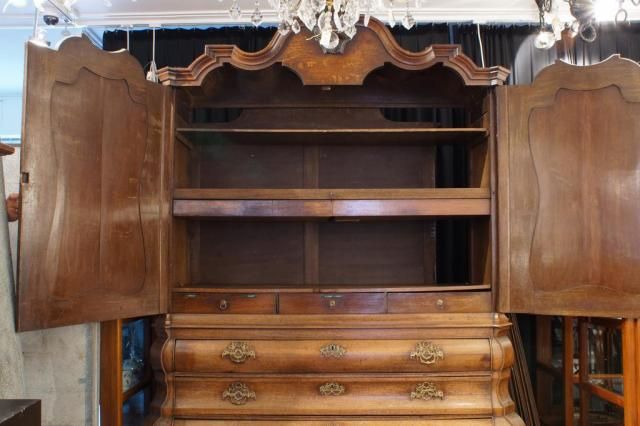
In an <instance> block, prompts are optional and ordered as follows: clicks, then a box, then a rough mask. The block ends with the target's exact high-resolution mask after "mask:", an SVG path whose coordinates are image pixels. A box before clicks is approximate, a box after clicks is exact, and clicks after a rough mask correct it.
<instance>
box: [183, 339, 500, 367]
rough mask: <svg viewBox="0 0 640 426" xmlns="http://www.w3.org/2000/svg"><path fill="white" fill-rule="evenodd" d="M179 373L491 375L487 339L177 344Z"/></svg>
mask: <svg viewBox="0 0 640 426" xmlns="http://www.w3.org/2000/svg"><path fill="white" fill-rule="evenodd" d="M174 356H175V371H178V372H180V373H443V372H454V373H466V372H471V371H476V372H479V371H484V372H488V371H490V370H491V349H490V346H489V340H487V339H425V340H330V341H325V340H231V341H230V340H183V339H178V340H176V345H175V350H174Z"/></svg>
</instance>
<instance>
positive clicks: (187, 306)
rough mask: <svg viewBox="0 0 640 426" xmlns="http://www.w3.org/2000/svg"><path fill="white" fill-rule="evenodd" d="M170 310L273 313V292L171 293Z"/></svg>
mask: <svg viewBox="0 0 640 426" xmlns="http://www.w3.org/2000/svg"><path fill="white" fill-rule="evenodd" d="M172 312H174V313H187V314H275V313H276V295H275V294H274V293H255V294H254V293H247V294H244V293H204V292H203V293H177V292H176V293H173V299H172Z"/></svg>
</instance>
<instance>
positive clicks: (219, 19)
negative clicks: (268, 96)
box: [0, 0, 538, 28]
mask: <svg viewBox="0 0 640 426" xmlns="http://www.w3.org/2000/svg"><path fill="white" fill-rule="evenodd" d="M7 1H10V0H0V4H1V5H2V6H4V3H5V2H7ZM51 1H53V2H55V3H57V4H58V5H62V4H63V3H64V0H51ZM254 1H255V0H240V6H241V8H242V10H243V11H244V12H245V13H243V18H242V20H241V21H233V20H232V19H231V18H229V13H228V9H229V7H230V5H231V0H179V1H178V0H78V1H77V3H76V4H75V6H74V7H75V8H76V9H77V14H78V20H77V23H78V24H80V25H86V26H117V25H127V24H130V25H170V26H175V25H203V24H205V25H206V24H213V25H224V24H239V23H248V22H249V16H250V14H251V11H252V10H253V8H254ZM258 1H259V3H260V7H261V9H262V11H263V14H264V17H265V21H271V22H273V21H274V20H275V14H274V13H273V11H271V10H269V9H270V8H269V6H268V1H267V0H258ZM405 1H406V0H396V6H397V8H398V10H399V12H400V11H403V10H404V8H405V7H404V4H405ZM409 1H410V4H412V5H413V6H415V1H416V0H409ZM417 1H419V2H421V3H422V6H421V7H420V8H419V9H417V10H416V9H415V8H414V7H413V8H412V10H414V12H413V14H414V16H415V17H416V19H417V20H418V21H422V22H442V21H458V22H460V21H474V22H523V21H537V19H538V18H537V16H538V15H537V9H536V4H535V1H534V0H417ZM388 2H389V0H385V3H387V4H388ZM27 3H28V4H29V5H28V6H27V7H23V8H16V7H14V6H9V7H7V10H6V12H5V13H4V14H0V28H3V27H4V28H8V27H14V28H15V27H28V26H31V25H33V7H32V1H31V0H29V1H28V2H27ZM109 4H111V6H108V5H109ZM400 13H401V12H400Z"/></svg>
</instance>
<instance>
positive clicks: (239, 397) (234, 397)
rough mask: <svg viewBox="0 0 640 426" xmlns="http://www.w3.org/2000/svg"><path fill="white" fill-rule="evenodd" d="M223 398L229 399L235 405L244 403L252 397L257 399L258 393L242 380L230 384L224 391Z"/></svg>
mask: <svg viewBox="0 0 640 426" xmlns="http://www.w3.org/2000/svg"><path fill="white" fill-rule="evenodd" d="M222 399H223V400H225V399H228V400H229V402H230V403H232V404H233V405H244V404H246V403H247V402H248V401H249V400H250V399H252V400H254V401H255V399H256V393H255V392H254V391H252V390H251V389H250V388H249V386H247V385H246V384H244V383H242V382H234V383H231V384H230V385H229V387H228V388H227V390H225V391H224V392H222Z"/></svg>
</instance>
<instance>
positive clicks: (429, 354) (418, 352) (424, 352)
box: [409, 342, 444, 365]
mask: <svg viewBox="0 0 640 426" xmlns="http://www.w3.org/2000/svg"><path fill="white" fill-rule="evenodd" d="M409 357H410V358H411V359H415V360H418V361H420V364H426V365H432V364H435V363H436V362H438V361H441V360H443V359H444V351H443V350H442V348H441V347H440V346H438V345H435V344H433V343H432V342H418V344H417V345H416V349H415V350H414V351H412V352H411V354H410V355H409Z"/></svg>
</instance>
